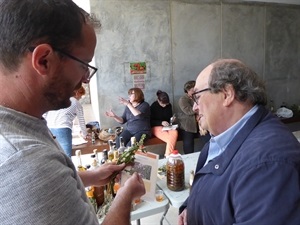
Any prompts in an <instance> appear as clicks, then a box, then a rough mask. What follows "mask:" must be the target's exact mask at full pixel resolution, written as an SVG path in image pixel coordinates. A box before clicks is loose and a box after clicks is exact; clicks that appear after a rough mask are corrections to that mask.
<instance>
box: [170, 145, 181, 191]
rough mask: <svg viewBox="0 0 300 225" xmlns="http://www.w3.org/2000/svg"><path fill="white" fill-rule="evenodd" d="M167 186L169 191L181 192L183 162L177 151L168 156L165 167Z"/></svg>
mask: <svg viewBox="0 0 300 225" xmlns="http://www.w3.org/2000/svg"><path fill="white" fill-rule="evenodd" d="M166 170H167V186H168V188H169V189H170V190H171V191H182V190H183V189H184V188H185V184H184V181H185V180H184V162H183V160H182V158H181V155H180V154H179V153H178V151H177V150H173V152H172V154H170V156H169V158H168V161H167V165H166Z"/></svg>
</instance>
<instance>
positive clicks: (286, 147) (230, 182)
mask: <svg viewBox="0 0 300 225" xmlns="http://www.w3.org/2000/svg"><path fill="white" fill-rule="evenodd" d="M208 146H209V145H208V144H207V145H206V146H204V148H203V149H202V151H201V154H200V156H199V159H198V163H197V168H196V174H195V179H194V183H193V187H192V189H191V194H190V196H189V198H188V199H187V200H186V201H185V203H184V204H183V205H182V206H181V207H180V212H182V210H183V209H184V208H187V219H188V224H189V225H231V224H236V225H238V224H239V225H283V224H287V225H299V224H300V144H299V142H298V141H297V139H296V138H295V137H294V135H293V134H292V133H291V132H290V131H289V130H288V129H287V127H286V126H285V125H284V124H282V123H281V122H280V121H279V120H278V118H276V117H274V116H273V115H272V114H270V113H269V112H268V111H267V110H266V109H265V108H264V107H262V106H259V108H258V110H257V112H256V113H255V114H254V115H253V116H252V117H251V118H250V119H249V121H248V122H247V123H246V124H245V126H244V127H243V128H242V129H241V130H240V132H239V133H238V134H237V135H236V137H234V139H233V140H232V142H231V143H230V144H229V145H228V147H227V148H226V150H225V151H224V152H223V154H221V155H219V156H218V157H216V158H214V159H213V160H211V161H210V162H209V163H208V164H207V165H206V166H205V167H203V165H204V163H205V160H206V158H207V151H208Z"/></svg>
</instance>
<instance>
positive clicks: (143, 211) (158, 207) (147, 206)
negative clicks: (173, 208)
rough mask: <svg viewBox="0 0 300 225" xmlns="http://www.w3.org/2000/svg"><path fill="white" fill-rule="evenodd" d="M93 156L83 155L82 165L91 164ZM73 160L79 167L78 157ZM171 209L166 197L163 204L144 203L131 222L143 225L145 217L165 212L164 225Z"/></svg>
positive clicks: (135, 212) (161, 220)
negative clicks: (142, 221) (134, 221)
mask: <svg viewBox="0 0 300 225" xmlns="http://www.w3.org/2000/svg"><path fill="white" fill-rule="evenodd" d="M98 154H99V153H98ZM91 155H92V154H83V155H81V161H82V165H87V164H91V161H92V158H91ZM99 157H100V155H99ZM71 159H72V161H73V163H74V165H75V167H77V165H78V162H77V158H76V156H72V157H71ZM169 207H170V205H169V200H168V198H167V197H166V196H164V200H163V201H161V202H157V201H156V200H153V201H142V202H141V203H140V204H138V205H136V208H135V210H133V211H132V212H131V220H136V221H137V225H140V224H141V221H140V219H141V218H144V217H147V216H152V215H155V214H158V213H161V212H163V215H162V217H161V219H160V224H161V225H163V220H164V219H165V216H166V214H167V212H168V210H169ZM166 221H167V220H166ZM167 222H168V221H167ZM168 223H169V222H168Z"/></svg>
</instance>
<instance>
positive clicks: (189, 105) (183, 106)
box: [178, 80, 209, 154]
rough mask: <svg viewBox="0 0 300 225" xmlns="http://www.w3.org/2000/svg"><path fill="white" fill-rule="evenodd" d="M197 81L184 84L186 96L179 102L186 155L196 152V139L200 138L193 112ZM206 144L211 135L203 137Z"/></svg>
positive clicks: (181, 133) (180, 123) (181, 132)
mask: <svg viewBox="0 0 300 225" xmlns="http://www.w3.org/2000/svg"><path fill="white" fill-rule="evenodd" d="M194 86H195V81H194V80H190V81H188V82H186V83H185V84H184V88H183V90H184V93H185V94H184V95H183V96H181V97H180V99H179V101H178V105H179V108H180V110H181V112H179V113H178V123H179V133H180V135H181V137H182V142H183V151H184V153H185V154H189V153H193V152H195V150H196V149H195V147H194V139H195V138H200V134H199V128H198V124H197V119H196V114H195V112H194V111H193V104H194V102H193V100H192V98H191V96H192V94H193V93H194ZM201 139H202V140H201V141H204V142H205V143H206V142H207V141H208V140H209V135H208V134H207V135H206V136H203V137H201Z"/></svg>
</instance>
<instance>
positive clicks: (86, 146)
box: [72, 138, 109, 155]
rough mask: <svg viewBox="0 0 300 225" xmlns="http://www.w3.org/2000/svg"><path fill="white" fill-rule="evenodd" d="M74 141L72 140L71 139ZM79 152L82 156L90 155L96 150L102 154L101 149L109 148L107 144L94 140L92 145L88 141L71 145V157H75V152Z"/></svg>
mask: <svg viewBox="0 0 300 225" xmlns="http://www.w3.org/2000/svg"><path fill="white" fill-rule="evenodd" d="M73 140H74V138H73ZM79 149H80V150H81V153H82V154H87V153H92V152H93V150H94V149H97V150H98V151H99V152H102V151H103V149H108V150H109V146H108V144H107V142H104V141H101V140H99V139H96V141H95V143H94V144H93V143H92V142H91V141H90V140H89V141H88V142H87V143H83V144H77V145H72V155H75V151H76V150H79Z"/></svg>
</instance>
